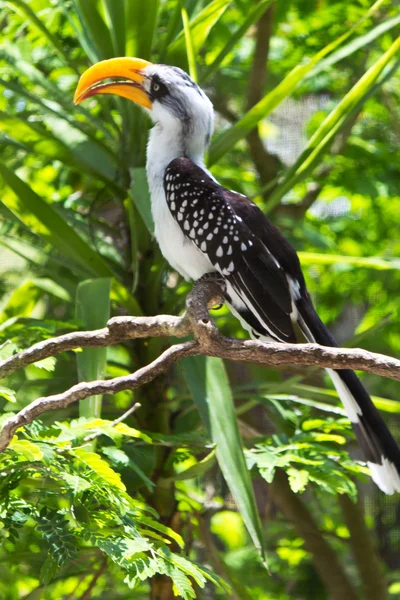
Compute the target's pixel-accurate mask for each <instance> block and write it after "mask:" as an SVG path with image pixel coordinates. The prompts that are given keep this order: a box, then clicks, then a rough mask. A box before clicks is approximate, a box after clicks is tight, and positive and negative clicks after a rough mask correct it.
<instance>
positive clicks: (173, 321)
mask: <svg viewBox="0 0 400 600" xmlns="http://www.w3.org/2000/svg"><path fill="white" fill-rule="evenodd" d="M192 331H193V330H192V327H191V325H190V322H189V320H188V319H187V318H186V317H185V316H183V317H173V316H172V315H157V316H156V317H115V318H113V319H110V321H109V322H108V323H107V327H104V328H103V329H95V330H93V331H77V332H73V333H66V334H65V335H60V336H59V337H56V338H51V339H48V340H44V341H43V342H39V343H38V344H35V345H34V346H31V347H30V348H27V349H26V350H22V351H21V352H18V353H17V354H14V355H13V356H10V357H9V358H7V359H6V360H3V361H0V379H2V378H3V377H7V376H8V375H11V374H12V373H15V371H18V370H19V369H22V368H23V367H26V366H27V365H30V364H32V363H35V362H38V361H39V360H43V359H44V358H47V357H49V356H56V355H57V354H60V353H61V352H66V351H68V350H75V349H76V348H94V347H102V346H112V345H113V344H118V343H119V342H123V341H126V340H129V339H135V338H147V337H163V336H169V335H171V336H172V335H173V336H175V337H185V336H187V335H189V334H190V333H192Z"/></svg>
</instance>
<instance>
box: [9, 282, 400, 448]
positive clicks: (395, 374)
mask: <svg viewBox="0 0 400 600" xmlns="http://www.w3.org/2000/svg"><path fill="white" fill-rule="evenodd" d="M224 295H225V284H224V282H223V280H222V279H221V278H220V277H219V275H217V274H207V275H205V276H204V277H202V278H201V279H199V280H198V281H197V282H196V283H195V284H194V286H193V289H192V290H191V292H190V293H189V295H188V297H187V299H186V313H185V314H184V315H183V316H180V317H176V316H172V315H157V316H155V317H133V316H131V317H114V318H112V319H110V321H109V322H108V323H107V326H106V327H104V328H103V329H97V330H94V331H79V332H73V333H67V334H65V335H61V336H58V337H55V338H51V339H48V340H44V341H42V342H40V343H38V344H35V345H34V346H32V347H30V348H28V349H26V350H22V351H21V352H18V353H17V354H14V355H13V356H11V357H9V358H8V359H6V360H4V361H2V362H0V378H2V377H6V376H8V375H11V374H12V373H15V372H16V371H18V370H19V369H21V368H23V367H25V366H27V365H29V364H32V363H34V362H37V361H39V360H42V359H44V358H47V357H48V356H55V355H57V354H60V353H61V352H65V351H67V350H74V349H76V348H84V347H86V348H88V347H96V346H97V347H101V346H103V347H104V346H111V345H113V344H117V343H120V342H122V341H126V340H129V339H139V338H149V337H169V336H173V337H177V338H183V337H187V336H188V335H190V334H193V337H194V339H192V340H189V341H185V342H182V343H178V344H174V345H172V346H170V347H169V348H168V349H167V350H165V351H164V352H163V353H162V354H160V356H158V357H157V358H156V359H155V360H154V361H153V362H151V363H150V364H148V365H146V366H144V367H142V368H140V369H138V370H137V371H136V372H135V373H132V374H130V375H125V376H122V377H115V378H114V379H110V380H98V381H89V382H82V383H78V384H77V385H74V386H72V387H71V388H70V389H69V390H66V391H65V392H63V393H60V394H55V395H52V396H47V397H44V398H38V399H37V400H35V401H34V402H32V403H31V404H29V405H28V406H26V407H25V408H23V409H22V410H20V411H19V412H18V413H17V414H16V415H14V416H12V417H10V418H9V419H8V420H7V421H6V422H5V423H4V425H3V429H2V430H1V432H0V452H3V451H4V450H5V449H6V448H7V447H8V445H9V443H10V442H11V440H12V437H13V435H14V433H15V432H16V430H17V429H18V428H19V427H22V426H24V425H27V424H28V423H31V422H32V421H33V420H34V419H36V418H37V417H39V416H40V415H41V414H42V413H44V412H46V411H48V410H55V409H58V408H65V407H66V406H68V405H69V404H71V403H72V402H76V401H78V400H83V399H84V398H87V397H89V396H93V395H98V394H115V393H116V392H120V391H122V390H133V389H135V388H137V387H140V386H142V385H144V384H146V383H149V382H150V381H152V380H153V379H155V378H156V377H157V376H158V375H160V374H162V373H165V372H166V371H167V370H168V369H169V368H170V367H171V366H172V365H173V364H174V363H176V362H178V361H179V360H181V359H182V358H185V357H187V356H196V355H205V356H215V357H219V358H223V359H230V360H240V361H250V362H257V363H260V364H264V365H266V366H278V365H282V366H288V365H302V366H319V367H323V368H332V369H344V368H349V369H356V370H362V371H367V372H369V373H374V374H376V375H382V376H384V377H390V378H392V379H396V380H397V381H400V360H398V359H395V358H391V357H388V356H384V355H382V354H375V353H372V352H368V351H367V350H361V349H358V348H351V349H348V348H329V347H325V346H319V345H317V344H282V343H277V342H260V341H255V340H238V339H232V338H227V337H224V336H223V335H222V334H221V333H220V332H219V331H218V329H217V327H216V325H215V323H214V321H213V320H212V318H211V316H210V314H209V312H208V311H209V308H211V307H213V306H215V305H217V304H221V303H223V302H224Z"/></svg>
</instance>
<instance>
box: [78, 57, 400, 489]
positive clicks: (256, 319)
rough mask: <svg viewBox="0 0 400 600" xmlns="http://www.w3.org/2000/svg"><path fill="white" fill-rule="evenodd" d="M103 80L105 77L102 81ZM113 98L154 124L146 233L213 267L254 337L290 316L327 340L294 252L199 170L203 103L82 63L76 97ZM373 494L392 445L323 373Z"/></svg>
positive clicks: (131, 69) (349, 381)
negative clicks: (150, 228) (151, 227)
mask: <svg viewBox="0 0 400 600" xmlns="http://www.w3.org/2000/svg"><path fill="white" fill-rule="evenodd" d="M110 79H112V81H107V80H110ZM97 94H116V95H119V96H123V97H124V98H128V99H130V100H132V101H133V102H135V103H137V104H140V105H141V106H143V107H144V108H145V109H146V110H147V111H148V113H149V114H150V117H151V119H152V120H153V122H154V123H155V125H154V127H153V129H152V130H151V133H150V138H149V143H148V148H147V177H148V181H149V187H150V193H151V203H152V212H153V217H154V223H155V236H156V238H157V241H158V243H159V245H160V248H161V251H162V253H163V255H164V256H165V258H166V259H167V261H168V262H169V264H170V265H171V266H172V267H173V268H174V269H176V270H177V271H179V273H181V275H183V277H185V279H193V280H197V279H199V278H200V277H202V276H203V275H205V274H206V273H212V272H217V273H219V274H220V275H222V277H223V278H224V281H225V283H226V302H227V304H228V306H229V307H230V309H231V311H232V312H233V314H234V315H236V316H237V317H238V318H239V319H240V321H241V323H242V324H243V326H244V327H245V328H246V329H247V330H248V331H249V332H250V333H251V335H253V336H254V337H256V338H261V339H268V338H272V339H274V340H277V341H279V342H295V341H296V338H295V333H294V329H293V324H294V323H296V322H297V324H298V325H299V327H300V329H301V330H302V332H303V334H304V335H305V337H306V338H307V339H308V340H309V341H310V342H317V343H318V344H322V345H325V346H336V345H337V344H336V342H335V340H334V339H333V337H332V336H331V334H330V333H329V331H328V330H327V328H326V327H325V325H324V324H323V323H322V321H321V320H320V319H319V317H318V315H317V313H316V312H315V310H314V307H313V305H312V302H311V299H310V295H309V293H308V291H307V288H306V285H305V282H304V277H303V274H302V271H301V268H300V263H299V259H298V257H297V254H296V252H295V250H294V249H293V248H292V247H291V246H290V244H289V243H288V242H287V240H286V239H285V238H284V237H283V236H282V234H281V233H280V232H279V231H278V230H277V229H276V227H275V226H274V225H273V224H272V223H271V222H270V221H269V220H268V219H267V218H266V217H265V216H264V214H263V213H262V212H261V211H260V209H259V208H258V207H257V206H256V205H255V204H254V203H253V202H251V201H250V200H249V199H248V198H246V197H245V196H242V195H241V194H239V193H237V192H233V191H230V190H227V189H225V188H223V187H222V186H221V185H220V184H219V183H218V182H217V181H216V180H215V179H214V177H213V176H212V175H211V174H210V173H209V171H207V169H206V167H205V165H204V152H205V150H206V149H207V146H208V144H209V142H210V139H211V135H212V132H213V122H214V110H213V106H212V104H211V102H210V100H209V99H208V98H207V96H206V95H205V93H204V92H203V91H202V90H201V89H200V88H199V86H198V85H197V84H196V83H195V82H194V81H193V80H192V79H191V78H190V77H189V75H187V74H186V73H185V72H184V71H182V70H181V69H179V68H176V67H170V66H167V65H155V64H152V63H150V62H147V61H145V60H141V59H137V58H126V57H125V58H115V59H110V60H106V61H102V62H100V63H98V64H96V65H94V66H92V67H90V68H89V69H88V70H87V71H86V72H85V73H84V74H83V75H82V77H81V79H80V81H79V84H78V87H77V90H76V93H75V102H76V103H80V102H82V100H84V99H85V98H88V97H90V96H94V95H97ZM328 371H329V375H330V376H331V378H332V381H333V383H334V385H335V387H336V390H337V392H338V394H339V396H340V398H341V400H342V402H343V404H344V406H345V408H346V411H347V414H348V417H349V419H350V421H351V422H352V424H353V427H354V430H355V433H356V435H357V438H358V440H359V443H360V446H361V448H362V450H363V453H364V456H365V459H366V461H367V462H368V465H369V467H370V470H371V475H372V478H373V479H374V481H375V482H376V484H377V485H378V486H379V487H380V489H381V490H383V491H384V492H386V493H387V494H392V493H393V492H394V491H398V492H400V450H399V448H398V446H397V444H396V442H395V441H394V439H393V437H392V435H391V434H390V432H389V430H388V428H387V427H386V425H385V422H384V421H383V419H382V417H381V416H380V414H379V412H378V411H377V410H376V408H375V406H374V405H373V403H372V401H371V398H370V397H369V395H368V393H367V392H366V390H365V388H364V387H363V386H362V384H361V382H360V381H359V379H358V378H357V376H356V375H355V373H354V372H353V371H350V370H345V369H344V370H340V371H333V370H330V369H328Z"/></svg>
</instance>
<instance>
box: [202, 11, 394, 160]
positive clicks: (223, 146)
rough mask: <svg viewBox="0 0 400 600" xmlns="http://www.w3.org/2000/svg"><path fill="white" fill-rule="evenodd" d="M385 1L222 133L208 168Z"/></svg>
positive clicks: (212, 151)
mask: <svg viewBox="0 0 400 600" xmlns="http://www.w3.org/2000/svg"><path fill="white" fill-rule="evenodd" d="M383 2H385V0H378V1H377V2H375V3H374V4H373V6H371V8H370V9H369V10H368V11H367V13H366V14H365V16H364V17H363V18H362V19H361V20H360V21H358V22H357V23H356V24H355V25H353V26H352V27H349V29H348V30H347V32H346V33H344V34H343V35H341V36H340V37H339V38H337V39H336V40H334V41H333V42H331V43H330V44H328V45H327V46H326V47H325V48H323V49H322V50H321V51H320V52H318V53H317V54H316V55H315V56H314V57H313V58H312V59H311V60H309V61H308V62H307V63H306V64H305V65H297V66H296V67H295V68H294V69H292V71H290V73H288V75H286V77H285V78H284V79H283V80H282V81H281V82H280V83H279V84H278V85H277V86H276V87H275V88H274V89H273V90H272V91H271V92H269V93H268V94H266V95H265V96H264V98H262V99H261V100H260V101H259V102H258V103H257V104H256V105H255V106H253V108H251V109H250V110H249V111H248V112H247V113H246V114H245V116H244V117H242V118H241V119H240V120H239V121H238V122H237V123H235V124H234V125H233V126H232V127H230V128H229V129H227V130H226V131H224V132H223V133H221V134H220V135H219V136H218V137H217V138H216V139H215V140H214V142H213V143H212V144H211V146H210V149H209V153H208V164H209V165H213V164H214V163H216V162H217V161H218V160H219V159H220V158H221V157H222V156H223V155H224V154H226V153H227V152H228V151H229V150H231V148H233V146H234V145H235V144H236V143H237V142H238V141H239V140H241V139H243V138H244V137H246V135H247V134H248V133H250V131H252V130H253V129H254V128H255V127H256V126H257V124H258V123H259V122H260V121H261V120H262V119H265V117H267V116H268V115H269V114H270V113H271V112H272V111H273V110H274V109H275V108H276V107H277V106H278V105H279V104H280V103H281V102H282V101H283V100H284V99H285V98H286V97H287V96H289V95H290V94H291V93H292V92H293V91H294V90H295V89H296V87H297V86H298V85H299V84H300V83H301V82H302V81H303V79H305V77H306V76H310V75H311V74H312V71H313V69H314V67H315V66H316V65H317V64H318V63H319V62H320V61H321V60H322V59H323V58H325V56H327V55H328V54H330V53H331V52H333V50H335V49H336V48H337V47H338V46H340V44H342V43H343V42H344V41H345V40H346V39H347V38H348V37H349V36H350V35H351V34H352V33H353V32H354V30H355V29H357V27H358V26H359V25H360V24H361V23H362V22H363V21H364V20H365V19H366V18H368V17H370V16H371V15H372V14H374V13H375V12H376V11H377V10H378V8H379V7H380V6H381V4H382V3H383Z"/></svg>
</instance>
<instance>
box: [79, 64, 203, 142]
mask: <svg viewBox="0 0 400 600" xmlns="http://www.w3.org/2000/svg"><path fill="white" fill-rule="evenodd" d="M97 94H115V95H117V96H122V97H124V98H128V99H129V100H132V101H133V102H135V103H136V104H139V105H140V106H143V107H144V108H145V109H147V111H148V112H149V114H150V117H151V119H152V120H153V122H154V123H157V124H158V126H159V127H161V128H162V129H164V130H167V131H168V132H169V133H170V134H171V135H181V136H186V137H193V136H195V137H198V136H201V137H202V139H201V143H202V145H203V147H204V148H206V147H207V146H208V143H209V141H210V138H211V135H212V131H213V123H214V110H213V106H212V104H211V102H210V100H209V99H208V97H207V96H206V94H205V93H204V92H203V90H201V89H200V88H199V86H198V85H197V84H196V83H195V82H194V81H193V79H191V78H190V77H189V75H188V74H187V73H185V71H182V69H179V68H177V67H170V66H168V65H155V64H152V63H150V62H148V61H146V60H142V59H138V58H128V57H123V58H112V59H110V60H104V61H101V62H99V63H97V64H95V65H93V66H92V67H90V68H89V69H88V70H87V71H85V73H83V75H82V76H81V78H80V80H79V83H78V86H77V89H76V92H75V97H74V102H75V104H79V103H80V102H82V101H83V100H85V99H86V98H89V97H90V96H95V95H97ZM199 142H200V140H199Z"/></svg>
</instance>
